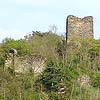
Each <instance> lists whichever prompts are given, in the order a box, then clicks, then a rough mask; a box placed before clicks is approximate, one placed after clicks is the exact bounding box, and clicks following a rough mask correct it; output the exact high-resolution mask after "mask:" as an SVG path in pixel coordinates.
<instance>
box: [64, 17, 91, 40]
mask: <svg viewBox="0 0 100 100" xmlns="http://www.w3.org/2000/svg"><path fill="white" fill-rule="evenodd" d="M66 34H67V38H68V39H73V38H93V17H92V16H87V17H84V18H78V17H76V16H72V15H69V16H68V17H67V20H66Z"/></svg>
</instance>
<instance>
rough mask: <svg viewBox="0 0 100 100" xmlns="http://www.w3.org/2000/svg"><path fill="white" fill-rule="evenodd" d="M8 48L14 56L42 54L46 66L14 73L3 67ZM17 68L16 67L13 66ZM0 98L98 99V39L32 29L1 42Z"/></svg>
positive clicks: (34, 99)
mask: <svg viewBox="0 0 100 100" xmlns="http://www.w3.org/2000/svg"><path fill="white" fill-rule="evenodd" d="M11 48H14V49H16V50H17V52H18V53H17V55H16V56H18V57H19V56H20V57H26V55H27V56H31V55H35V56H41V57H45V58H46V59H47V60H46V62H45V66H44V67H45V69H44V70H43V71H42V72H41V73H40V74H38V75H37V74H36V73H34V69H33V68H30V69H29V70H28V71H27V72H26V73H16V72H15V71H14V69H13V65H12V66H9V67H5V64H6V62H7V59H8V58H9V57H10V54H9V51H10V49H11ZM14 67H16V66H14ZM0 100H100V40H95V39H81V40H80V39H74V40H70V41H68V43H67V44H66V41H65V37H63V36H58V35H56V34H49V33H41V32H35V33H34V35H33V36H30V37H29V38H27V39H20V40H13V39H5V40H4V41H3V43H2V44H1V45H0Z"/></svg>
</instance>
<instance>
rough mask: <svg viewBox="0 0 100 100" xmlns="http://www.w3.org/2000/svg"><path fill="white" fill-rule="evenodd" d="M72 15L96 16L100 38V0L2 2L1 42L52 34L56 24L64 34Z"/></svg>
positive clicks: (0, 16) (95, 24)
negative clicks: (49, 32)
mask: <svg viewBox="0 0 100 100" xmlns="http://www.w3.org/2000/svg"><path fill="white" fill-rule="evenodd" d="M68 15H75V16H78V17H84V16H93V17H94V34H95V38H99V37H100V28H99V26H100V0H0V42H1V41H2V39H4V38H5V37H11V38H15V39H18V38H22V37H23V36H24V35H26V34H28V33H29V32H31V31H36V30H37V31H42V32H45V31H48V29H49V25H53V24H55V25H56V26H57V27H58V34H59V33H64V32H65V27H66V26H65V21H66V18H67V16H68Z"/></svg>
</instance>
